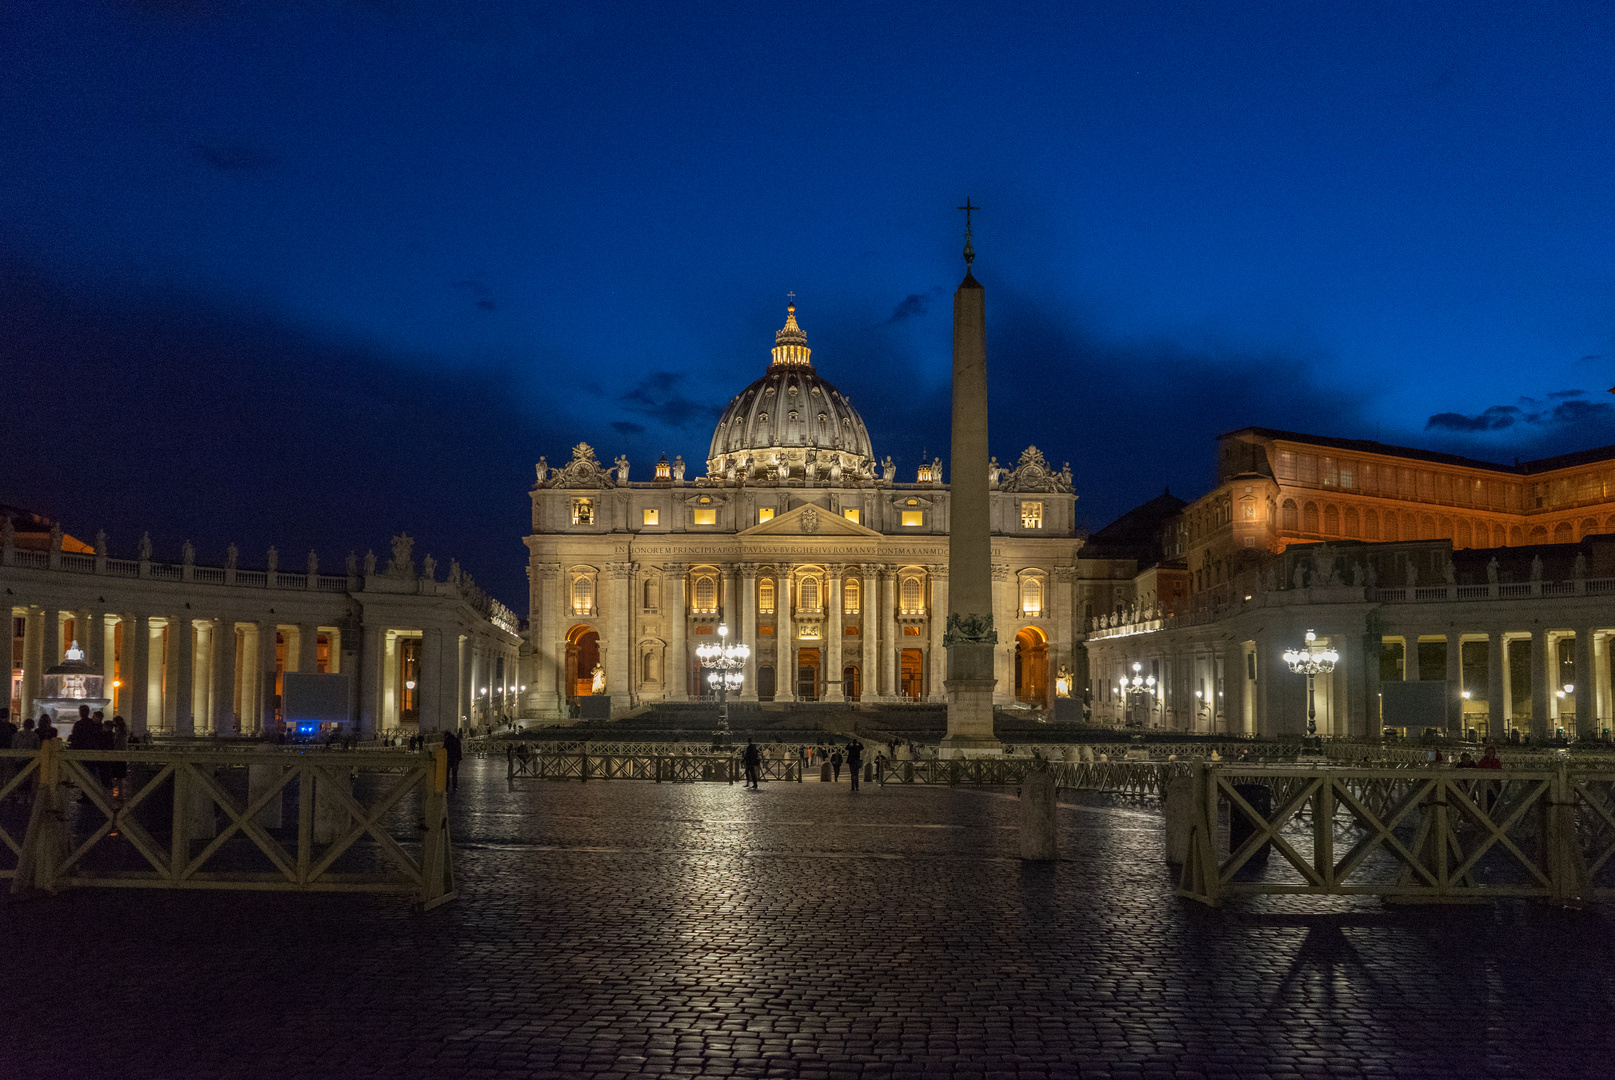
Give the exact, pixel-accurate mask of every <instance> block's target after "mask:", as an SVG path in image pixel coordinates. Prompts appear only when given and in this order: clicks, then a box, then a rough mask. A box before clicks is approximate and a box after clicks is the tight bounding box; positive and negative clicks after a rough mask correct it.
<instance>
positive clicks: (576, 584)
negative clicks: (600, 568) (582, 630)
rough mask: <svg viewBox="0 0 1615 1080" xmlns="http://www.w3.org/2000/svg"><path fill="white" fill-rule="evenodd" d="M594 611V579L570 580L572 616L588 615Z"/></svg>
mask: <svg viewBox="0 0 1615 1080" xmlns="http://www.w3.org/2000/svg"><path fill="white" fill-rule="evenodd" d="M592 611H594V579H593V578H587V577H577V578H573V579H572V613H573V614H574V615H588V614H589V613H591V612H592Z"/></svg>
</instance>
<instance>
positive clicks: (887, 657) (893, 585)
mask: <svg viewBox="0 0 1615 1080" xmlns="http://www.w3.org/2000/svg"><path fill="white" fill-rule="evenodd" d="M897 584H898V583H897V570H896V568H895V567H891V566H883V567H881V568H880V611H879V618H880V628H881V631H882V635H881V636H882V637H883V638H885V639H886V643H885V648H883V649H881V652H880V681H881V688H882V689H881V692H882V693H884V694H886V695H887V696H888V697H890V698H894V699H895V698H896V697H897V689H898V687H897V650H898V649H899V648H901V647H902V644H903V639H902V637H901V636H900V635H899V634H898V630H897Z"/></svg>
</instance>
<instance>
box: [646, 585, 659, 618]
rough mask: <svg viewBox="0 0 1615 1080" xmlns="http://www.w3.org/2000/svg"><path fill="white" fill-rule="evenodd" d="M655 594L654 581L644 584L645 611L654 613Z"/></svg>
mask: <svg viewBox="0 0 1615 1080" xmlns="http://www.w3.org/2000/svg"><path fill="white" fill-rule="evenodd" d="M656 592H657V590H656V582H654V581H647V582H645V610H646V611H655V610H656Z"/></svg>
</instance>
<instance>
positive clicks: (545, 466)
mask: <svg viewBox="0 0 1615 1080" xmlns="http://www.w3.org/2000/svg"><path fill="white" fill-rule="evenodd" d="M533 469H534V471H535V472H537V473H538V483H539V486H540V487H542V486H543V485H544V481H546V480H548V479H549V478H550V463H549V459H548V458H544V457H541V458H539V459H538V464H537V465H534V466H533Z"/></svg>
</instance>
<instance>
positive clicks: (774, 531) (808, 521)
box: [736, 503, 881, 540]
mask: <svg viewBox="0 0 1615 1080" xmlns="http://www.w3.org/2000/svg"><path fill="white" fill-rule="evenodd" d="M880 535H881V534H880V533H878V532H876V531H875V530H874V529H870V528H866V527H865V526H863V525H859V524H856V523H855V522H852V521H848V520H847V519H846V518H844V517H842V516H841V515H840V514H833V513H831V512H830V511H828V510H826V509H825V508H824V507H822V506H814V505H813V504H812V503H808V504H806V505H804V506H798V507H796V508H795V509H792V510H787V511H786V512H785V513H783V514H780V515H779V516H778V517H775V518H772V519H771V520H769V521H765V522H763V523H762V524H760V525H753V526H752V527H751V528H749V529H746V530H744V531H743V532H740V533H737V534H736V536H737V538H738V539H743V540H750V539H753V538H761V537H765V536H826V537H830V536H835V537H857V538H858V539H860V540H868V539H879V538H880Z"/></svg>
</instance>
